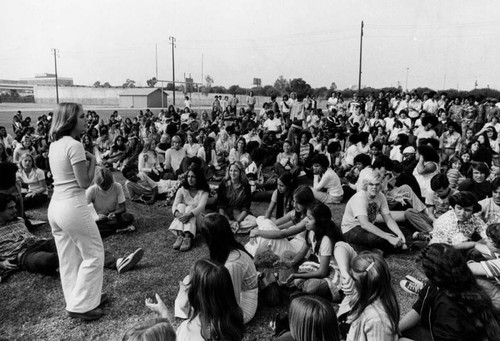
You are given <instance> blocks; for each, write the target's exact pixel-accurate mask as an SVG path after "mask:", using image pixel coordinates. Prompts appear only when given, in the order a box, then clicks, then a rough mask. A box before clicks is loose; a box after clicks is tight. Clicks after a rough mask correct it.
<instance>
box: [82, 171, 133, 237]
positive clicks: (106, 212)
mask: <svg viewBox="0 0 500 341" xmlns="http://www.w3.org/2000/svg"><path fill="white" fill-rule="evenodd" d="M94 182H95V184H94V185H92V186H90V187H89V188H87V190H86V192H85V195H86V197H87V203H88V204H89V205H90V204H92V205H93V207H94V209H95V211H96V213H97V219H96V224H97V227H98V228H99V232H100V233H101V237H103V238H105V237H107V236H110V235H112V234H115V233H120V232H132V231H135V227H134V226H133V225H132V223H133V221H134V216H133V215H132V214H131V213H128V212H127V207H126V200H125V194H124V192H123V187H122V185H121V184H119V183H117V182H115V179H114V178H113V173H111V171H110V170H109V169H108V168H97V169H96V172H95V176H94Z"/></svg>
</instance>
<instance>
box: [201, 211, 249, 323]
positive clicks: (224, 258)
mask: <svg viewBox="0 0 500 341" xmlns="http://www.w3.org/2000/svg"><path fill="white" fill-rule="evenodd" d="M201 234H202V235H203V237H204V238H205V240H206V241H207V246H208V250H209V252H210V259H211V260H213V261H217V262H220V263H221V264H224V266H225V267H226V268H227V269H228V270H229V274H230V275H231V280H232V282H233V289H234V294H235V296H236V302H238V305H239V306H240V308H241V310H242V311H243V321H244V323H248V322H249V321H250V320H251V319H252V318H253V317H254V315H255V312H256V311H257V302H258V285H257V277H258V274H257V270H256V268H255V264H254V262H253V259H252V257H251V256H250V254H249V253H248V252H247V251H246V250H245V248H244V247H243V245H241V244H240V243H239V242H237V241H236V239H235V238H234V235H233V234H232V232H231V228H230V226H229V221H228V220H227V219H226V218H225V217H224V216H223V215H221V214H217V213H213V214H209V215H207V216H206V217H205V219H204V220H203V224H202V228H201ZM219 290H223V289H222V288H220V289H219ZM226 293H227V291H226ZM226 296H227V295H226Z"/></svg>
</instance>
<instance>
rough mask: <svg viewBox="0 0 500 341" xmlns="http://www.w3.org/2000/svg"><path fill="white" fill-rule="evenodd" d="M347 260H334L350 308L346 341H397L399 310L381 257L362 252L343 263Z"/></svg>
mask: <svg viewBox="0 0 500 341" xmlns="http://www.w3.org/2000/svg"><path fill="white" fill-rule="evenodd" d="M335 256H337V249H336V250H335ZM348 259H349V258H340V257H337V261H338V262H339V267H340V269H341V273H342V277H343V278H342V281H343V283H344V284H343V288H344V292H345V293H347V294H348V295H347V297H346V300H347V301H349V307H350V312H349V314H348V316H347V323H348V324H350V328H349V332H348V333H347V339H346V340H347V341H359V340H363V341H371V340H380V341H397V340H398V334H399V326H398V321H399V312H400V310H399V305H398V301H397V299H396V293H395V292H394V289H393V288H392V286H391V273H390V271H389V267H388V266H387V263H386V262H385V260H384V259H383V258H382V256H380V255H378V254H375V253H366V252H365V253H361V254H360V255H357V256H354V257H352V258H351V259H350V260H349V262H348V264H347V263H346V260H348ZM346 270H347V271H346ZM347 288H349V289H347ZM339 317H340V318H341V315H340V313H339Z"/></svg>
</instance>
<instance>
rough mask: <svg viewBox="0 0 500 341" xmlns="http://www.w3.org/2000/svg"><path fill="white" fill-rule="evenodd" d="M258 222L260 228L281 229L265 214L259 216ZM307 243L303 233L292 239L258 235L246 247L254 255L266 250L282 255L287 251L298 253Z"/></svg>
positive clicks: (267, 229)
mask: <svg viewBox="0 0 500 341" xmlns="http://www.w3.org/2000/svg"><path fill="white" fill-rule="evenodd" d="M256 223H257V227H258V228H259V230H263V231H279V228H278V227H277V226H276V224H275V223H274V222H273V221H272V220H271V219H265V218H264V217H263V216H260V217H258V218H257V219H256ZM305 243H306V241H305V239H304V237H303V235H302V234H301V233H299V234H298V235H296V236H295V237H294V238H293V239H292V240H288V239H287V238H282V239H266V238H263V237H256V238H255V239H254V240H252V239H251V240H250V241H249V242H248V243H247V244H246V245H245V249H246V250H247V251H248V252H249V253H250V254H251V255H252V256H253V257H255V256H256V255H257V254H259V253H262V252H265V251H271V252H272V253H274V254H276V255H278V256H279V257H282V256H283V254H284V253H285V252H287V251H288V252H291V253H293V254H296V253H298V252H299V251H300V250H301V249H302V246H303V245H304V244H305Z"/></svg>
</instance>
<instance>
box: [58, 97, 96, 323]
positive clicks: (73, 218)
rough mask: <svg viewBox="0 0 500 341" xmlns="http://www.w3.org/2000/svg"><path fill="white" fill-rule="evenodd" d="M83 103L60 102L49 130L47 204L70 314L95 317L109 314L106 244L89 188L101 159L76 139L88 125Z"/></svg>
mask: <svg viewBox="0 0 500 341" xmlns="http://www.w3.org/2000/svg"><path fill="white" fill-rule="evenodd" d="M85 124H86V119H85V113H84V112H83V109H82V107H81V105H80V104H76V103H61V104H59V107H58V109H57V111H56V113H55V115H54V118H53V121H52V127H51V129H50V133H49V135H50V139H51V141H52V143H51V145H50V149H49V160H50V168H51V170H52V174H53V177H54V194H53V195H52V200H51V201H50V205H49V209H48V218H49V223H50V226H51V227H52V234H53V236H54V239H55V242H56V246H57V253H58V256H59V272H60V274H61V284H62V288H63V293H64V299H65V300H66V310H67V311H68V315H69V316H70V317H73V318H80V319H82V320H95V319H98V318H100V317H101V316H102V315H103V314H104V313H103V310H102V309H101V308H100V307H99V306H100V304H101V290H102V282H103V265H104V248H103V245H102V239H101V236H100V234H99V229H98V228H97V225H96V223H95V221H94V219H92V216H91V214H90V209H89V207H88V206H87V199H86V198H85V189H87V188H88V187H89V186H90V184H91V183H92V179H93V178H94V170H95V165H96V160H95V157H94V155H92V154H90V153H89V152H85V151H84V149H83V145H82V144H81V143H80V142H78V141H77V140H76V137H78V136H80V133H82V132H83V131H84V130H85Z"/></svg>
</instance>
